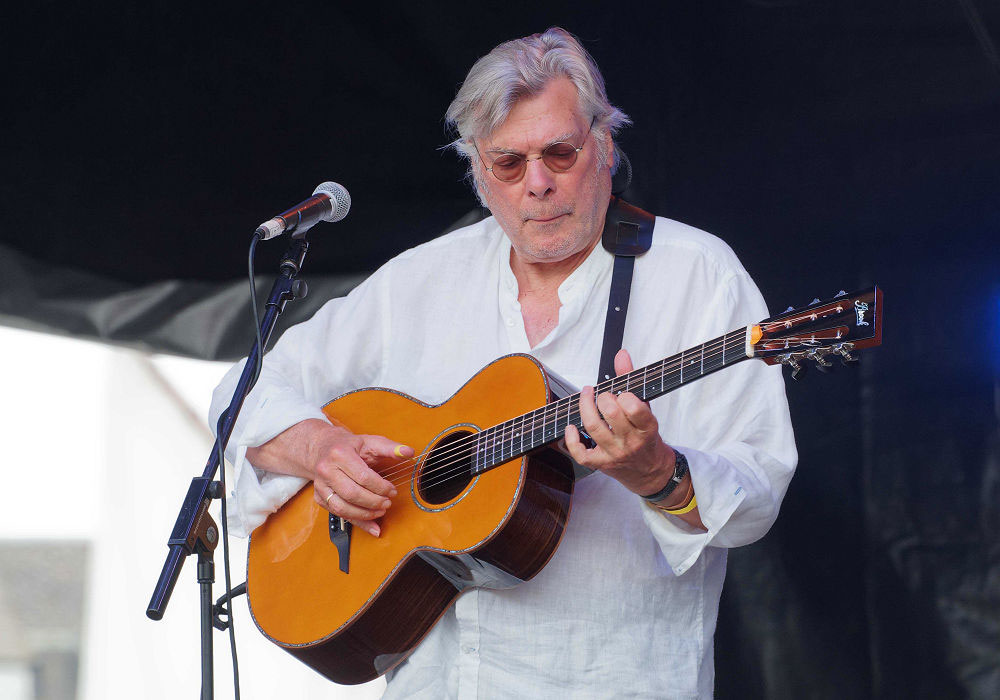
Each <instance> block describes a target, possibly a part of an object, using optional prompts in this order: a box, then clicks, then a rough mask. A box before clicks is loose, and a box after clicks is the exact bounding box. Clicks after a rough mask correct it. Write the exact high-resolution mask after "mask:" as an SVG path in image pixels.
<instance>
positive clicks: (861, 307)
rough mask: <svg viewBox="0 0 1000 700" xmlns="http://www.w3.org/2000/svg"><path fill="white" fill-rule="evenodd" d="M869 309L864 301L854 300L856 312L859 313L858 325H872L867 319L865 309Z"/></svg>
mask: <svg viewBox="0 0 1000 700" xmlns="http://www.w3.org/2000/svg"><path fill="white" fill-rule="evenodd" d="M867 310H868V304H866V303H865V302H863V301H856V302H854V313H856V314H857V315H858V323H857V325H859V326H870V325H871V324H870V323H868V321H866V320H865V311H867Z"/></svg>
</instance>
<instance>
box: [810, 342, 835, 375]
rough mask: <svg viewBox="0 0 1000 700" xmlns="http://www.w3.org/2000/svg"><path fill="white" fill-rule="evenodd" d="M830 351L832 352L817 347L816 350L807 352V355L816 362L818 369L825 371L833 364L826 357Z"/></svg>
mask: <svg viewBox="0 0 1000 700" xmlns="http://www.w3.org/2000/svg"><path fill="white" fill-rule="evenodd" d="M829 353H830V351H829V350H826V351H825V352H824V351H823V350H820V349H819V348H816V349H815V350H810V351H809V352H808V353H806V357H808V358H809V359H810V360H812V361H813V362H815V363H816V369H818V370H819V371H821V372H825V371H827V369H829V368H830V367H832V366H833V363H832V362H830V361H829V360H828V359H826V357H825V355H827V354H829Z"/></svg>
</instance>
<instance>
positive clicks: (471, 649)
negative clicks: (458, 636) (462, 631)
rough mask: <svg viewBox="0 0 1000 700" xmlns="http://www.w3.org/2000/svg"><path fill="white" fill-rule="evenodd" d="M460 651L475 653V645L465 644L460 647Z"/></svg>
mask: <svg viewBox="0 0 1000 700" xmlns="http://www.w3.org/2000/svg"><path fill="white" fill-rule="evenodd" d="M462 653H463V654H475V653H476V647H470V646H469V645H465V646H464V647H462Z"/></svg>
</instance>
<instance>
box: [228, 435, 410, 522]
mask: <svg viewBox="0 0 1000 700" xmlns="http://www.w3.org/2000/svg"><path fill="white" fill-rule="evenodd" d="M413 454H414V453H413V449H412V448H410V447H408V446H406V445H401V444H400V443H398V442H395V441H393V440H390V439H389V438H387V437H383V436H381V435H355V434H354V433H352V432H350V431H349V430H347V429H346V428H344V427H341V426H335V425H330V424H329V423H327V422H326V421H323V420H319V419H316V418H311V419H309V420H304V421H302V422H301V423H296V424H295V425H293V426H291V427H290V428H288V429H287V430H285V431H284V432H282V433H279V434H278V435H276V436H274V437H273V438H271V439H270V440H268V441H267V442H265V443H264V444H263V445H260V446H259V447H251V448H248V449H247V459H248V460H249V461H250V463H251V464H252V465H253V466H255V467H257V468H258V469H263V470H265V471H270V472H276V473H279V474H290V475H292V476H301V477H304V478H306V479H311V480H312V482H313V498H314V499H315V501H316V503H318V504H319V505H320V506H322V507H323V508H325V509H326V510H328V511H330V512H331V513H333V514H334V515H336V516H339V517H342V518H344V519H345V520H347V521H349V522H351V523H352V524H354V525H355V526H357V527H360V528H361V529H363V530H365V531H366V532H368V533H370V534H371V535H373V536H374V537H378V535H379V532H380V530H379V526H378V523H377V522H375V520H376V518H380V517H382V516H383V515H385V512H386V510H387V509H388V508H389V506H391V505H392V501H391V499H392V498H394V497H395V496H396V487H395V486H394V485H393V483H392V482H391V481H388V480H386V479H384V478H382V476H380V475H379V474H378V472H376V471H375V469H374V467H383V466H389V465H391V464H396V463H398V462H401V461H403V460H406V459H408V458H410V457H412V456H413Z"/></svg>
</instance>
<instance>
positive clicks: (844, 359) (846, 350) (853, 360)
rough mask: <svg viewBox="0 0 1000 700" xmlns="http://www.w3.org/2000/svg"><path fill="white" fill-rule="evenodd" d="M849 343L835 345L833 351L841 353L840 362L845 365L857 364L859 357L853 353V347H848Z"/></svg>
mask: <svg viewBox="0 0 1000 700" xmlns="http://www.w3.org/2000/svg"><path fill="white" fill-rule="evenodd" d="M847 345H849V343H845V344H843V345H835V346H834V348H833V351H834V352H835V353H837V354H838V355H840V364H842V365H844V366H845V367H849V366H856V365H857V364H858V358H857V357H855V356H854V355H852V354H851V352H850V350H851V348H850V347H847ZM851 347H853V346H851Z"/></svg>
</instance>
